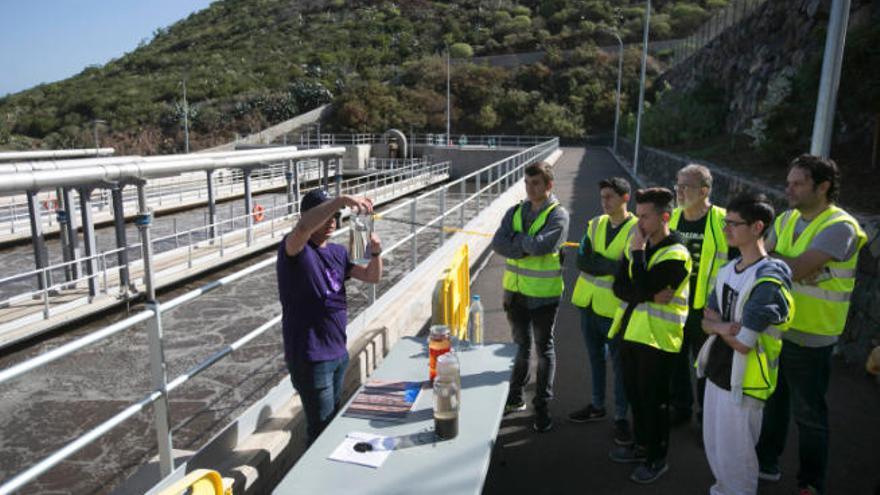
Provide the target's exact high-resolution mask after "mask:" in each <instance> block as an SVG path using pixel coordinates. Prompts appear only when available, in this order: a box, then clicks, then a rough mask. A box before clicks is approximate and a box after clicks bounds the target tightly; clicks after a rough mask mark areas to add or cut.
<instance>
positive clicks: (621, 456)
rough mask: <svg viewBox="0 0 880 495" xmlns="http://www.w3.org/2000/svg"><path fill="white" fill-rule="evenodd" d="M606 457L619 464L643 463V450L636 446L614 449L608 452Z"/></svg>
mask: <svg viewBox="0 0 880 495" xmlns="http://www.w3.org/2000/svg"><path fill="white" fill-rule="evenodd" d="M608 457H609V458H610V459H611V460H612V461H614V462H619V463H621V464H628V463H633V462H645V450H644V449H642V448H640V447H639V446H637V445H627V446H620V447H614V448H613V449H611V452H608Z"/></svg>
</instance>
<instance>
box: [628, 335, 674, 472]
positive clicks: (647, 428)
mask: <svg viewBox="0 0 880 495" xmlns="http://www.w3.org/2000/svg"><path fill="white" fill-rule="evenodd" d="M677 357H678V354H677V353H675V354H673V353H670V352H664V351H661V350H659V349H655V348H653V347H650V346H647V345H644V344H639V343H635V342H630V341H628V340H624V341H622V342H621V345H620V358H621V360H622V361H623V385H624V388H625V389H626V399H627V400H628V401H629V405H630V409H631V410H632V416H633V433H634V434H635V442H636V445H640V446H642V447H644V448H645V450H646V457H647V460H648V462H655V461H659V460H662V459H665V458H666V452H667V450H668V448H669V383H670V379H671V376H672V368H673V365H674V364H675V360H676V358H677Z"/></svg>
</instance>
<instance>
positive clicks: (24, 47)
mask: <svg viewBox="0 0 880 495" xmlns="http://www.w3.org/2000/svg"><path fill="white" fill-rule="evenodd" d="M211 3H212V0H0V97H2V96H5V95H6V94H9V93H15V92H18V91H21V90H24V89H28V88H31V87H33V86H36V85H38V84H41V83H48V82H54V81H58V80H60V79H65V78H68V77H70V76H73V75H75V74H78V73H79V72H81V71H82V70H83V69H84V68H86V67H87V66H89V65H95V64H98V65H103V64H105V63H107V62H108V61H110V60H111V59H113V58H117V57H120V56H122V55H123V54H125V53H127V52H130V51H132V50H134V49H135V48H137V46H138V43H140V41H141V40H143V39H146V40H147V41H149V40H150V39H152V37H153V32H154V31H155V30H156V29H157V28H160V27H168V26H170V25H172V24H174V23H175V22H176V21H178V20H180V19H183V18H185V17H186V16H188V15H189V14H190V13H192V12H196V11H198V10H201V9H204V8H205V7H207V6H208V5H209V4H211Z"/></svg>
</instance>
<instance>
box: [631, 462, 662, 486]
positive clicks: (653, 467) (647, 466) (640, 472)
mask: <svg viewBox="0 0 880 495" xmlns="http://www.w3.org/2000/svg"><path fill="white" fill-rule="evenodd" d="M666 471H669V464H666V460H661V461H655V462H644V463H642V464H641V465H640V466H639V467H637V468H636V470H635V471H633V473H632V474H631V475H630V476H629V479H631V480H633V481H635V482H636V483H639V484H642V485H647V484H649V483H653V482H655V481H657V480H658V479H660V477H661V476H663V475H664V474H665V473H666Z"/></svg>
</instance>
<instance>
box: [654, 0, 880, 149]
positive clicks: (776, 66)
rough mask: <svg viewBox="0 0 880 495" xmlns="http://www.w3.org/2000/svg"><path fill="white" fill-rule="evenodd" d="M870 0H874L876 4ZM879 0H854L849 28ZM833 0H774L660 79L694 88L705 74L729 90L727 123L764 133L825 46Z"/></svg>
mask: <svg viewBox="0 0 880 495" xmlns="http://www.w3.org/2000/svg"><path fill="white" fill-rule="evenodd" d="M872 2H873V3H874V4H875V5H873V6H872ZM877 3H878V2H877V0H852V8H851V11H850V29H852V28H853V27H855V26H859V25H865V24H866V23H870V22H872V8H873V9H875V10H876V9H877V8H878V7H877V5H876V4H877ZM830 6H831V0H772V1H768V2H765V3H764V4H763V5H761V6H760V7H758V8H757V9H756V10H755V11H754V12H753V13H752V15H751V16H749V17H747V18H745V19H743V20H742V21H741V22H740V23H739V24H736V25H734V26H731V27H730V28H728V29H727V30H726V31H724V32H723V33H722V34H721V35H720V36H718V37H717V38H715V39H714V40H713V41H712V42H711V43H709V44H708V45H706V46H705V47H704V48H703V49H702V50H700V51H698V52H696V53H695V54H694V55H693V56H691V57H690V58H688V59H687V60H685V61H683V62H682V63H680V64H678V65H676V66H675V67H673V68H672V69H670V70H668V71H667V72H666V73H664V74H663V75H662V76H661V77H660V79H659V81H658V82H660V83H661V84H660V85H657V86H656V87H662V83H663V82H666V83H669V85H670V86H672V88H674V90H677V91H689V90H693V89H694V88H695V87H696V86H697V85H698V84H699V82H700V81H701V80H702V79H703V78H706V77H709V78H711V79H712V80H713V81H714V82H715V83H716V84H720V85H721V89H723V90H724V91H725V92H726V94H727V95H728V102H729V107H728V109H729V112H728V116H727V120H726V122H725V127H726V130H727V132H730V133H743V132H745V133H747V134H750V135H756V134H760V133H761V132H762V130H763V120H764V118H765V116H766V115H767V114H768V113H769V111H770V110H771V109H772V108H773V107H774V106H775V105H777V104H778V103H780V102H781V101H782V100H783V99H784V98H785V96H787V94H788V92H789V91H790V88H791V85H790V78H791V77H792V76H794V75H795V74H796V73H797V71H798V69H799V68H800V67H801V65H803V64H804V63H805V62H807V61H808V60H810V58H811V57H814V56H821V54H822V52H823V50H824V46H825V45H824V43H825V42H824V35H822V34H821V33H824V30H825V29H826V28H827V25H828V16H829V9H830Z"/></svg>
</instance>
